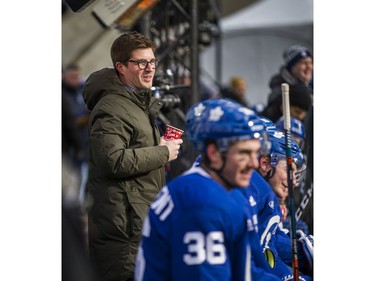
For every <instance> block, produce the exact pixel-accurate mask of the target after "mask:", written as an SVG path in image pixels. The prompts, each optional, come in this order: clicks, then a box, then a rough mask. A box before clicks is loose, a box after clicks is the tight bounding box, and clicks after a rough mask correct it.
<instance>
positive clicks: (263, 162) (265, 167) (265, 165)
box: [259, 155, 272, 174]
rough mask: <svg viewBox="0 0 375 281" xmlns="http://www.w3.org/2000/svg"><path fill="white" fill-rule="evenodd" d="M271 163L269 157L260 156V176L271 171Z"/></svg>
mask: <svg viewBox="0 0 375 281" xmlns="http://www.w3.org/2000/svg"><path fill="white" fill-rule="evenodd" d="M271 169H272V167H271V162H270V157H269V156H268V155H267V156H261V157H260V159H259V170H260V172H261V173H262V174H266V173H267V172H268V171H269V170H271Z"/></svg>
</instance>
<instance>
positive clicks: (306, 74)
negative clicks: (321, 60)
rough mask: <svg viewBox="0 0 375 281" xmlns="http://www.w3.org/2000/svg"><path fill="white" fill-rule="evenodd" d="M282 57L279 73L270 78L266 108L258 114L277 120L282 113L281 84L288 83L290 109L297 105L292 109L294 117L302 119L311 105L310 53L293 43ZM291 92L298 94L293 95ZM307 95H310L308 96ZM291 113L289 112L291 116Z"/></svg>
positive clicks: (311, 67)
mask: <svg viewBox="0 0 375 281" xmlns="http://www.w3.org/2000/svg"><path fill="white" fill-rule="evenodd" d="M283 59H284V64H283V65H282V66H281V68H280V71H279V73H277V74H275V75H273V76H272V77H271V79H270V82H269V86H270V88H271V93H270V94H269V96H268V101H267V105H266V108H265V109H264V110H263V111H262V112H260V113H259V114H260V115H262V116H265V117H268V118H269V119H271V120H272V121H273V122H277V120H278V119H279V118H280V117H281V116H282V115H283V114H282V98H281V84H282V83H288V84H289V87H290V89H289V91H290V105H291V111H292V106H295V107H297V109H293V110H294V111H295V112H294V113H293V114H294V117H296V118H298V119H299V120H301V121H304V118H305V115H306V112H307V111H308V110H309V109H310V107H311V105H312V95H313V90H312V78H313V59H312V54H311V52H310V51H309V50H308V49H307V48H306V47H303V46H300V45H293V46H291V47H289V48H287V49H286V50H285V51H284V53H283ZM293 92H295V93H298V94H296V95H294V94H293ZM302 93H303V94H302ZM307 96H310V98H308V97H307ZM293 114H292V112H291V115H292V116H293Z"/></svg>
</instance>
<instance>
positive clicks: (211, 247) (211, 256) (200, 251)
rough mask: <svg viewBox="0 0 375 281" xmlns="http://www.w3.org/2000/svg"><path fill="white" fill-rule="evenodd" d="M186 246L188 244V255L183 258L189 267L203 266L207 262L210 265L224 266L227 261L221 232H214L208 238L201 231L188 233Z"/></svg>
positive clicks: (185, 238) (185, 236) (185, 240)
mask: <svg viewBox="0 0 375 281" xmlns="http://www.w3.org/2000/svg"><path fill="white" fill-rule="evenodd" d="M184 244H187V252H188V253H187V254H185V255H184V257H183V258H184V262H185V263H186V264H187V265H196V264H201V263H203V262H204V261H206V260H207V262H208V263H209V264H223V263H225V261H226V259H227V256H226V252H225V246H224V235H223V233H222V232H221V231H212V232H209V233H208V234H207V235H206V236H205V235H204V234H203V233H202V232H199V231H192V232H186V233H185V235H184Z"/></svg>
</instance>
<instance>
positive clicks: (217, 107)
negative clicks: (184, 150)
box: [186, 98, 264, 153]
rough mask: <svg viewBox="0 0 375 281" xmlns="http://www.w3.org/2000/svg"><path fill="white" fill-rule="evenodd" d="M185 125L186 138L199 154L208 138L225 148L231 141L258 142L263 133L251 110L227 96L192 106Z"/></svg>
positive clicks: (225, 149) (262, 128) (261, 126)
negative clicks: (256, 140) (249, 140)
mask: <svg viewBox="0 0 375 281" xmlns="http://www.w3.org/2000/svg"><path fill="white" fill-rule="evenodd" d="M186 127H187V135H188V137H189V139H190V140H191V142H192V143H193V145H194V147H195V148H196V149H197V150H198V151H199V152H201V153H204V152H205V149H206V143H207V141H209V140H215V141H216V144H217V146H218V148H219V150H220V151H227V150H228V148H229V145H230V144H231V143H232V142H233V141H238V140H248V139H259V140H260V141H261V140H263V138H262V135H264V125H263V122H262V121H261V120H260V119H259V118H258V116H257V115H256V114H255V113H254V111H252V110H251V109H249V108H247V107H245V106H242V105H240V104H238V103H237V102H234V101H233V100H230V99H226V98H212V99H208V100H205V101H202V102H200V103H197V104H195V105H193V106H192V107H191V108H190V109H189V110H188V112H187V114H186ZM263 142H264V141H263ZM261 143H262V141H261Z"/></svg>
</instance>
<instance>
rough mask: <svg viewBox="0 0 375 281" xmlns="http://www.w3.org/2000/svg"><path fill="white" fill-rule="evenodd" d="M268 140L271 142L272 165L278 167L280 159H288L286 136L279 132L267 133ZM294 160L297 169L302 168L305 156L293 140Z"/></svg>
mask: <svg viewBox="0 0 375 281" xmlns="http://www.w3.org/2000/svg"><path fill="white" fill-rule="evenodd" d="M267 135H268V139H269V141H270V142H271V148H270V152H269V154H270V157H271V165H272V166H276V165H277V163H278V162H279V160H280V159H285V158H286V143H285V135H284V133H283V132H280V131H279V130H273V131H268V132H267ZM291 146H292V158H293V162H294V163H295V164H296V165H297V168H299V167H301V165H302V163H303V154H302V151H301V149H300V148H299V146H298V145H297V143H296V142H295V141H294V140H293V139H292V138H291Z"/></svg>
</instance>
